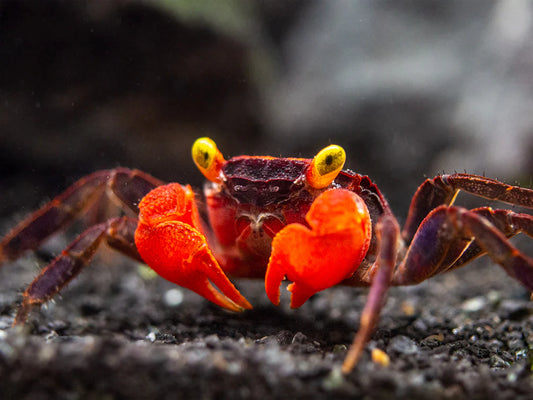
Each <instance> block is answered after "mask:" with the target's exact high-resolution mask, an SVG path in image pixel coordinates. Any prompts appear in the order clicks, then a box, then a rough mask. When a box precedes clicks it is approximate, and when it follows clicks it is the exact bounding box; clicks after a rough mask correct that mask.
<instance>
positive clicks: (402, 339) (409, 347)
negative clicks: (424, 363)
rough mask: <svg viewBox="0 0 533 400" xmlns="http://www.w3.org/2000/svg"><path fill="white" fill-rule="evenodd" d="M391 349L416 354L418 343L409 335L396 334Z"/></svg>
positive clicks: (391, 342)
mask: <svg viewBox="0 0 533 400" xmlns="http://www.w3.org/2000/svg"><path fill="white" fill-rule="evenodd" d="M389 349H390V350H392V351H395V352H396V353H401V354H406V355H409V354H416V353H417V352H418V345H417V344H416V343H415V342H414V341H413V340H412V339H410V338H408V337H407V336H396V337H394V338H393V339H392V340H391V341H390V344H389Z"/></svg>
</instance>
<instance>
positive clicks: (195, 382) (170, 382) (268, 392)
mask: <svg viewBox="0 0 533 400" xmlns="http://www.w3.org/2000/svg"><path fill="white" fill-rule="evenodd" d="M62 240H63V239H61V238H60V239H56V240H54V241H52V243H51V244H49V245H48V248H52V250H54V251H55V250H56V248H60V247H61V246H62V245H63V244H64V243H63V242H62ZM47 256H48V254H47V249H46V248H45V250H44V251H42V252H40V253H39V254H38V255H37V256H33V255H30V256H27V257H25V258H24V259H22V260H19V261H17V262H16V263H10V264H6V265H4V266H3V267H2V268H1V269H0V313H1V314H0V393H1V398H2V399H23V398H31V399H47V398H54V399H77V398H89V399H91V398H95V399H96V398H98V399H102V398H105V399H113V398H154V399H155V398H157V399H167V398H168V399H175V398H189V399H191V398H195V399H224V398H227V399H248V398H249V399H252V398H253V399H255V398H257V399H277V398H306V399H315V398H326V397H328V398H359V397H361V398H410V399H429V398H430V399H433V400H434V399H461V398H469V399H471V398H499V399H519V398H531V395H530V393H531V391H532V390H533V379H532V375H531V350H530V347H531V346H533V329H532V328H533V305H532V303H531V302H530V300H529V293H528V292H527V291H526V290H525V289H523V288H522V287H521V286H520V285H519V284H518V283H516V282H514V281H513V280H512V279H510V278H509V277H507V275H506V274H505V273H504V272H503V271H502V270H501V269H500V268H499V267H497V266H495V265H494V264H492V263H491V262H490V260H488V259H482V260H480V261H478V262H477V263H476V264H475V265H472V266H470V267H467V268H464V269H462V270H459V271H456V272H453V273H449V274H445V275H442V276H440V277H437V278H435V279H433V280H431V281H428V282H425V283H423V284H421V285H418V286H415V287H409V288H393V289H392V290H391V291H390V295H389V299H388V302H387V306H386V308H385V310H384V312H383V315H382V318H381V322H380V324H379V328H378V329H377V331H376V333H375V334H374V336H373V339H372V341H371V342H370V343H369V345H368V348H369V349H370V348H373V347H378V348H380V349H382V350H384V351H385V352H386V353H387V354H388V355H389V356H390V359H391V363H390V366H388V367H382V366H380V365H377V364H375V363H373V362H372V360H371V357H370V351H369V350H367V351H366V353H365V355H364V357H363V359H362V360H361V362H360V363H359V364H358V365H357V367H356V368H355V370H354V371H353V372H352V373H351V374H350V375H349V376H342V375H341V374H340V372H339V367H340V365H341V363H342V360H343V357H344V355H345V353H346V347H347V346H348V345H349V343H350V342H351V340H352V338H353V334H354V331H355V330H356V329H357V327H358V319H359V316H360V310H361V309H362V306H363V304H364V301H365V299H366V293H367V291H366V290H365V289H352V288H334V289H330V290H328V291H325V292H323V293H321V294H319V295H316V296H314V297H313V298H312V299H311V300H310V301H308V302H307V304H305V305H304V306H303V307H301V308H300V309H298V310H290V309H289V308H288V306H287V304H288V298H287V297H284V298H283V299H282V300H284V301H283V305H282V306H281V307H275V306H273V305H271V304H270V303H269V302H268V299H267V298H266V295H265V294H264V289H263V286H262V283H261V282H252V281H238V282H237V286H238V287H239V288H240V289H241V291H242V292H243V294H244V295H245V296H247V298H248V299H249V300H250V301H251V302H252V304H254V305H255V308H254V310H252V311H247V312H245V313H242V314H233V313H229V312H225V311H224V310H221V309H218V308H217V307H215V306H212V305H211V304H208V302H207V301H205V300H203V299H201V298H199V297H198V296H196V295H195V294H192V293H189V292H186V291H185V290H181V289H180V288H176V287H175V286H173V285H171V284H169V283H167V282H165V281H163V280H162V279H160V278H154V279H147V278H146V276H145V275H146V274H145V273H144V272H145V270H143V269H142V268H141V267H140V266H136V265H135V264H134V263H131V262H129V260H125V259H124V258H122V257H116V256H114V255H111V254H110V253H109V252H104V254H102V255H101V256H100V257H99V258H98V259H97V260H95V261H94V262H93V263H92V265H91V267H90V268H88V269H87V270H86V271H85V272H84V273H82V275H80V276H79V277H78V278H77V279H76V280H75V281H74V282H73V283H72V284H71V285H70V286H69V287H68V288H67V289H66V290H64V291H63V293H62V296H60V297H59V298H58V299H57V300H56V301H55V303H51V304H50V305H49V306H48V307H46V308H43V309H42V310H40V311H39V310H36V311H35V312H34V313H33V314H32V317H31V318H30V321H29V323H28V324H27V326H26V327H25V328H23V329H15V328H10V324H11V323H12V321H13V315H14V313H15V311H16V306H17V304H18V302H19V301H20V299H21V295H20V293H21V290H22V289H23V287H24V285H25V284H27V283H29V282H30V281H31V279H32V277H33V276H34V275H35V274H36V272H37V269H38V268H37V267H36V266H37V265H38V264H40V263H41V261H42V260H41V259H42V258H46V257H47ZM176 289H177V290H176ZM181 295H183V298H181Z"/></svg>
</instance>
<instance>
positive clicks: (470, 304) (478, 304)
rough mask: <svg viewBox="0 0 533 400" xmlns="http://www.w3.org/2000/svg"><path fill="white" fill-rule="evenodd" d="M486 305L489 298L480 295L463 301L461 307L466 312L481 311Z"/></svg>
mask: <svg viewBox="0 0 533 400" xmlns="http://www.w3.org/2000/svg"><path fill="white" fill-rule="evenodd" d="M486 305H487V299H486V298H485V297H483V296H478V297H474V298H471V299H468V300H466V301H465V302H463V304H462V305H461V308H462V309H463V311H466V312H476V311H481V310H482V309H483V308H484V307H485V306H486Z"/></svg>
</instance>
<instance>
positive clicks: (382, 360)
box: [372, 347, 390, 368]
mask: <svg viewBox="0 0 533 400" xmlns="http://www.w3.org/2000/svg"><path fill="white" fill-rule="evenodd" d="M372 361H374V363H376V364H378V365H380V366H382V367H385V368H386V367H388V366H389V365H390V358H389V356H388V355H387V353H385V352H384V351H383V350H381V349H378V348H377V347H376V348H374V349H372Z"/></svg>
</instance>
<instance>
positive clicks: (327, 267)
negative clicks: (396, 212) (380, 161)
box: [265, 189, 371, 308]
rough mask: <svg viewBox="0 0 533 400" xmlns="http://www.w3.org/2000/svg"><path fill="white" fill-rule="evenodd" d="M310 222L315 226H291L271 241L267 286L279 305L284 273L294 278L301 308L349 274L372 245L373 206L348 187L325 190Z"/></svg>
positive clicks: (296, 301)
mask: <svg viewBox="0 0 533 400" xmlns="http://www.w3.org/2000/svg"><path fill="white" fill-rule="evenodd" d="M306 221H307V223H308V224H309V226H310V227H311V229H309V228H307V227H306V226H304V225H301V224H290V225H287V226H286V227H285V228H283V229H282V230H281V231H279V232H278V234H277V235H276V236H275V237H274V240H273V241H272V253H271V256H270V261H269V263H268V268H267V272H266V277H265V287H266V293H267V296H268V298H269V299H270V301H272V303H274V304H279V296H280V289H279V287H280V284H281V281H282V280H283V278H284V277H287V279H289V280H290V281H292V282H293V283H292V284H290V285H289V287H288V290H289V291H291V292H292V296H291V307H292V308H297V307H300V306H301V305H302V304H304V303H305V302H306V301H307V299H309V297H311V296H312V295H313V294H315V293H317V292H319V291H321V290H324V289H327V288H329V287H331V286H333V285H336V284H337V283H339V282H341V281H342V280H344V279H346V278H349V277H350V276H351V275H352V274H353V272H354V271H355V270H356V269H357V267H358V266H359V264H360V263H361V261H362V260H363V258H364V257H365V255H366V252H367V250H368V247H369V245H370V239H371V223H370V215H369V213H368V209H367V207H366V205H365V203H364V201H363V200H362V199H361V198H360V197H359V196H358V195H357V194H355V193H353V192H351V191H349V190H345V189H331V190H327V191H325V192H323V193H322V194H321V195H320V196H318V197H317V198H316V199H315V201H314V202H313V204H312V205H311V208H310V210H309V212H308V213H307V215H306Z"/></svg>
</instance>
